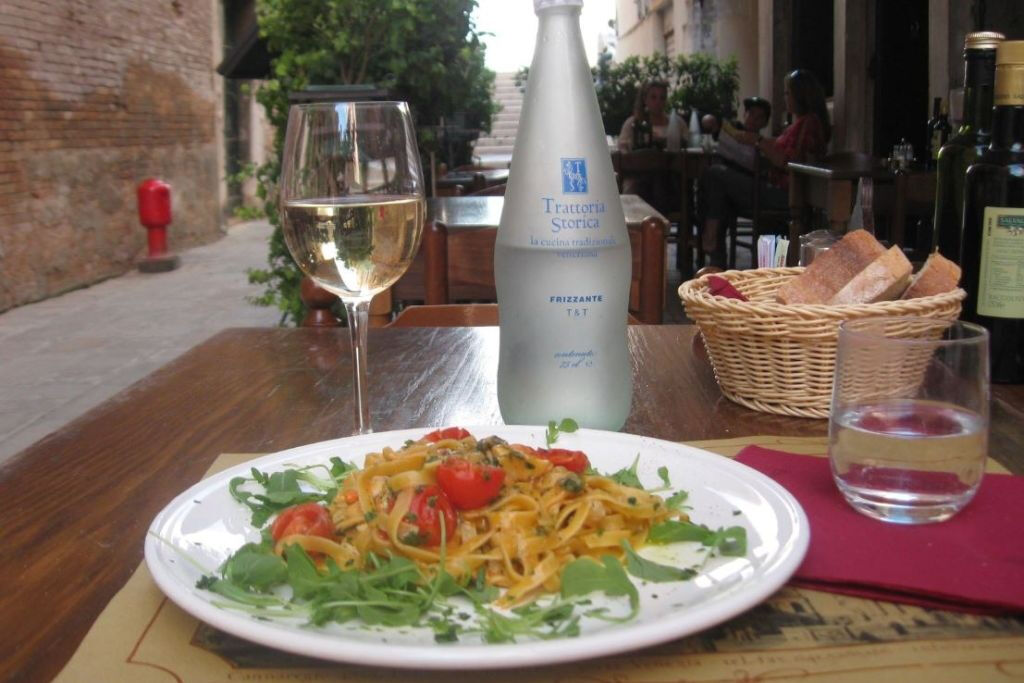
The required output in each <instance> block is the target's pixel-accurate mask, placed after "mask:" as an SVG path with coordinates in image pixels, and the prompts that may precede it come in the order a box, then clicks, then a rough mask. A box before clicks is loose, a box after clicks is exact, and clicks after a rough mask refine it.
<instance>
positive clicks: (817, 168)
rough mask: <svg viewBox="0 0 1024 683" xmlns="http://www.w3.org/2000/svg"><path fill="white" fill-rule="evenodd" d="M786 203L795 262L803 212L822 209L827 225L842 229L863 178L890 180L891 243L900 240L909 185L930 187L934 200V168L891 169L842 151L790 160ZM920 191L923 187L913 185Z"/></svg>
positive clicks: (791, 254)
mask: <svg viewBox="0 0 1024 683" xmlns="http://www.w3.org/2000/svg"><path fill="white" fill-rule="evenodd" d="M787 168H788V170H789V207H790V213H791V217H792V220H791V221H790V225H789V258H788V259H787V263H788V265H791V266H792V265H796V263H797V259H798V256H799V253H800V244H799V242H800V235H802V234H803V233H804V232H805V231H806V212H807V210H809V209H821V210H823V211H824V212H825V216H826V218H827V220H828V223H829V226H830V228H831V229H832V230H833V231H835V232H837V233H842V232H844V231H845V230H846V226H847V224H848V223H849V222H850V217H851V213H852V211H853V205H854V199H855V197H854V193H855V192H856V190H857V184H858V183H859V182H860V181H861V180H862V179H870V180H871V181H872V182H873V183H875V184H876V187H877V185H878V184H892V185H893V187H894V194H895V199H894V201H893V202H892V204H893V206H892V216H891V224H892V229H891V231H890V233H891V234H890V236H889V237H890V240H891V241H892V242H893V243H894V244H902V242H903V223H904V221H905V218H906V204H907V200H908V192H909V189H908V188H915V189H916V188H919V187H923V188H925V189H924V190H923V191H924V192H925V193H927V191H928V189H927V188H929V187H930V188H931V193H932V198H933V200H934V183H935V181H934V177H935V172H934V171H930V170H924V169H911V170H908V171H905V172H901V173H894V172H892V171H890V170H889V168H888V167H887V166H885V165H884V164H883V163H882V160H881V159H875V158H873V157H871V156H870V155H867V154H860V153H844V154H840V155H836V156H835V157H833V158H826V159H824V160H822V161H817V162H803V163H796V162H790V163H789V164H788V165H787ZM916 193H917V194H918V195H920V194H921V193H922V190H920V189H916Z"/></svg>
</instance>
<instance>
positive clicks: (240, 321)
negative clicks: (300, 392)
mask: <svg viewBox="0 0 1024 683" xmlns="http://www.w3.org/2000/svg"><path fill="white" fill-rule="evenodd" d="M270 233H271V227H270V224H269V223H267V222H266V221H254V222H250V223H242V224H239V225H236V226H233V227H230V228H228V232H227V234H226V235H225V236H224V237H222V238H221V239H220V240H218V241H217V242H214V243H212V244H207V245H204V246H201V247H196V248H194V249H189V250H186V251H183V252H181V253H180V256H181V265H180V266H179V267H178V268H177V269H176V270H173V271H171V272H168V273H159V274H151V275H144V274H141V273H138V272H136V271H132V272H129V273H127V274H125V275H122V276H121V277H117V278H113V279H110V280H107V281H105V282H101V283H99V284H97V285H94V286H92V287H88V288H85V289H79V290H75V291H73V292H69V293H67V294H64V295H61V296H58V297H54V298H52V299H47V300H45V301H40V302H38V303H34V304H28V305H26V306H21V307H19V308H14V309H11V310H9V311H6V312H4V313H0V463H3V462H4V461H5V460H7V459H8V458H10V457H11V456H13V455H15V454H16V453H18V452H19V451H20V450H22V449H23V448H25V447H26V446H29V445H31V444H32V443H34V442H35V441H37V440H39V439H41V438H42V437H44V436H46V435H47V434H49V433H50V432H53V431H55V430H57V429H59V428H60V427H62V426H64V425H65V424H67V423H68V422H70V421H71V420H73V419H75V418H76V417H78V416H79V415H82V414H83V413H85V412H86V411H88V410H89V409H90V408H92V407H94V406H96V405H98V404H99V403H101V402H103V401H105V400H107V399H108V398H110V397H111V396H113V395H114V394H116V393H117V392H119V391H121V390H122V389H124V388H126V387H127V386H129V385H130V384H133V383H134V382H136V381H138V380H140V379H142V378H143V377H145V376H146V375H148V374H149V373H151V372H153V371H154V370H156V369H157V368H159V367H160V366H162V365H164V364H165V363H167V362H168V361H169V360H171V359H173V358H175V357H176V356H179V355H180V354H182V353H184V352H185V351H187V350H188V349H190V348H191V347H193V346H195V345H196V344H198V343H199V342H201V341H203V340H205V339H207V338H208V337H210V336H212V335H214V334H216V333H217V332H219V331H220V330H222V329H225V328H228V327H254V326H259V327H262V326H272V325H277V323H278V320H279V318H280V313H279V311H278V310H277V309H273V308H261V307H258V306H253V305H252V304H250V303H249V302H248V301H246V297H248V296H252V295H256V294H259V293H260V292H261V291H262V287H261V286H259V285H250V284H249V282H248V278H247V277H246V275H245V271H246V268H250V267H263V266H265V265H266V259H267V239H268V238H269V236H270ZM173 246H174V245H173V233H172V235H171V247H172V248H173Z"/></svg>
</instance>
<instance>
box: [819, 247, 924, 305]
mask: <svg viewBox="0 0 1024 683" xmlns="http://www.w3.org/2000/svg"><path fill="white" fill-rule="evenodd" d="M913 272H914V267H913V266H912V265H910V261H908V260H907V257H906V256H905V255H904V254H903V250H902V249H900V247H899V245H893V246H891V247H889V250H888V251H886V252H885V253H884V254H882V255H881V256H879V257H878V258H876V259H875V260H874V261H872V262H871V263H869V264H868V266H867V267H866V268H865V269H864V270H862V271H860V272H859V273H857V274H856V275H855V276H854V277H853V279H852V280H850V281H849V282H847V283H846V284H845V285H844V286H843V288H842V289H840V290H839V291H838V292H836V293H835V296H833V297H832V298H831V299H829V300H828V303H829V304H832V305H839V304H873V303H875V302H876V301H892V300H893V299H896V298H898V297H899V295H900V294H902V293H903V291H904V290H905V289H906V288H907V285H909V284H910V275H911V273H913Z"/></svg>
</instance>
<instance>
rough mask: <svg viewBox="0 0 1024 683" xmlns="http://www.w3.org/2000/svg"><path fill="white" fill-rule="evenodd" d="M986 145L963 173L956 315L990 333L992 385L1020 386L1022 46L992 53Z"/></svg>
mask: <svg viewBox="0 0 1024 683" xmlns="http://www.w3.org/2000/svg"><path fill="white" fill-rule="evenodd" d="M995 73H996V75H995V92H994V97H993V101H994V103H995V107H994V108H993V109H992V140H991V142H990V144H989V146H988V148H987V149H986V150H985V151H984V153H983V154H982V155H981V157H980V158H979V159H978V161H977V163H975V164H973V165H972V166H971V167H970V168H968V169H967V179H966V183H965V195H964V233H963V240H962V244H961V251H960V262H961V265H962V267H963V280H962V281H963V285H964V289H966V290H967V298H966V299H965V300H964V308H963V317H964V318H965V319H967V320H972V321H975V322H979V323H981V324H982V325H984V326H985V327H987V328H988V330H989V332H990V333H991V335H992V336H991V353H990V356H991V361H992V381H993V382H1002V383H1011V384H1018V383H1021V382H1024V41H1020V40H1014V41H1003V42H1001V43H1000V44H999V47H997V48H996V69H995Z"/></svg>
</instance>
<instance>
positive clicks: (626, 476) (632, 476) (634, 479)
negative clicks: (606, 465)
mask: <svg viewBox="0 0 1024 683" xmlns="http://www.w3.org/2000/svg"><path fill="white" fill-rule="evenodd" d="M639 463H640V454H639V453H637V455H636V458H635V459H634V460H633V464H632V465H630V466H629V467H625V468H623V469H621V470H619V471H618V472H616V473H615V474H610V475H608V477H609V478H610V479H612V480H613V481H615V482H617V483H619V484H621V485H623V486H629V487H630V488H634V489H641V490H643V488H644V485H643V484H641V483H640V477H639V476H637V473H636V466H637V465H638V464H639Z"/></svg>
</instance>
